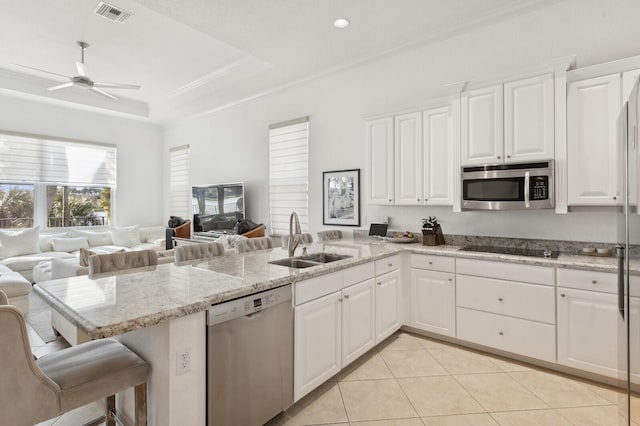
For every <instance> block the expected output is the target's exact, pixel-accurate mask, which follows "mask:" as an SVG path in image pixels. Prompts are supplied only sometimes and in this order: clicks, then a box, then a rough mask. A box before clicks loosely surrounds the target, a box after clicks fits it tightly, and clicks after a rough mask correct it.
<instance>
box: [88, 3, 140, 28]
mask: <svg viewBox="0 0 640 426" xmlns="http://www.w3.org/2000/svg"><path fill="white" fill-rule="evenodd" d="M95 13H96V15H100V16H102V17H103V18H107V19H108V20H110V21H114V22H119V23H121V24H124V23H125V22H127V19H129V18H130V17H131V12H127V11H126V10H124V9H120V8H119V7H116V6H113V5H110V4H108V3H105V2H103V1H101V2H100V4H98V7H96V10H95Z"/></svg>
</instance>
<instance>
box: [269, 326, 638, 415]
mask: <svg viewBox="0 0 640 426" xmlns="http://www.w3.org/2000/svg"><path fill="white" fill-rule="evenodd" d="M622 397H623V394H622V393H621V392H620V391H618V390H617V389H615V388H612V387H609V386H605V385H600V384H597V383H593V382H589V381H586V380H581V379H577V378H573V377H569V376H565V375H562V374H559V373H555V372H551V371H549V370H545V369H542V368H538V367H534V366H531V365H527V364H523V363H519V362H515V361H511V360H508V359H505V358H500V357H498V356H494V355H489V354H485V353H481V352H476V351H473V350H470V349H466V348H462V347H459V346H455V345H450V344H447V343H443V342H439V341H437V340H433V339H428V338H425V337H422V336H418V335H413V334H410V333H406V332H398V333H396V334H395V335H394V336H392V337H391V338H389V339H388V340H387V341H386V342H384V343H383V344H382V345H380V346H379V347H378V348H376V349H373V350H372V351H370V352H369V353H368V354H366V355H364V356H363V357H362V358H360V359H359V360H357V361H355V362H354V363H353V364H352V365H350V366H348V367H347V368H346V369H344V370H343V371H342V372H340V373H339V374H338V375H336V376H335V377H333V378H332V379H331V380H330V381H328V382H327V383H325V384H324V385H322V386H320V387H319V388H318V389H316V390H315V391H313V392H311V393H310V394H309V395H307V396H306V397H305V398H303V399H302V400H301V401H299V402H298V403H296V404H295V405H294V406H293V407H291V408H290V409H289V410H287V411H286V412H285V413H283V414H281V415H280V416H278V417H276V418H275V419H273V420H272V421H271V422H269V425H272V426H302V425H343V426H346V425H354V426H355V425H358V426H364V425H372V426H373V425H378V426H414V425H415V426H418V425H428V426H436V425H437V426H454V425H455V426H458V425H460V426H464V425H478V426H482V425H514V426H528V425H544V426H546V425H548V426H563V425H580V426H586V425H594V426H596V425H597V426H607V425H619V424H622V423H621V421H622V420H623V418H622V416H620V415H619V414H618V407H617V405H616V404H617V401H618V398H622ZM632 409H633V412H634V414H633V416H634V418H640V399H636V398H634V400H633V401H632Z"/></svg>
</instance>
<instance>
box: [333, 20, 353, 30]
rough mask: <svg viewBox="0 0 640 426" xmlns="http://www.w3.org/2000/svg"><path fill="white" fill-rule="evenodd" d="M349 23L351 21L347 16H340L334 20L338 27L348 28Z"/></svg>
mask: <svg viewBox="0 0 640 426" xmlns="http://www.w3.org/2000/svg"><path fill="white" fill-rule="evenodd" d="M349 24H350V22H349V20H348V19H346V18H338V19H336V20H335V21H333V26H334V27H336V28H347V27H348V26H349Z"/></svg>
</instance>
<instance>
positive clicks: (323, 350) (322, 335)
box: [293, 291, 342, 401]
mask: <svg viewBox="0 0 640 426" xmlns="http://www.w3.org/2000/svg"><path fill="white" fill-rule="evenodd" d="M341 301H342V294H341V292H340V291H336V292H334V293H331V294H329V295H326V296H324V297H321V298H319V299H315V300H312V301H310V302H307V303H304V304H302V305H299V306H296V308H295V315H294V321H295V322H294V324H295V327H294V329H295V332H294V370H293V371H294V375H293V377H294V379H293V382H294V383H293V389H294V391H293V398H294V400H295V401H297V400H299V399H300V398H302V397H303V396H304V395H306V394H307V393H309V392H311V391H312V390H313V389H315V388H316V387H318V386H320V385H321V384H322V383H324V382H325V381H327V380H328V379H329V378H331V377H332V376H333V375H335V374H336V373H337V372H339V371H340V369H341V368H342V303H341Z"/></svg>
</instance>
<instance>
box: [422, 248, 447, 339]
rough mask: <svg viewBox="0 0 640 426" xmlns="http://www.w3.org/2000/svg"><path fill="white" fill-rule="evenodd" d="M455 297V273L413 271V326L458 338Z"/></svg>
mask: <svg viewBox="0 0 640 426" xmlns="http://www.w3.org/2000/svg"><path fill="white" fill-rule="evenodd" d="M416 256H417V255H416ZM455 297H456V286H455V276H454V274H452V273H450V272H439V271H430V270H425V269H416V268H411V326H412V327H415V328H418V329H420V330H424V331H430V332H432V333H438V334H443V335H445V336H451V337H455V335H456V327H455V325H456V324H455V320H456V317H455V312H456V301H455Z"/></svg>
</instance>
